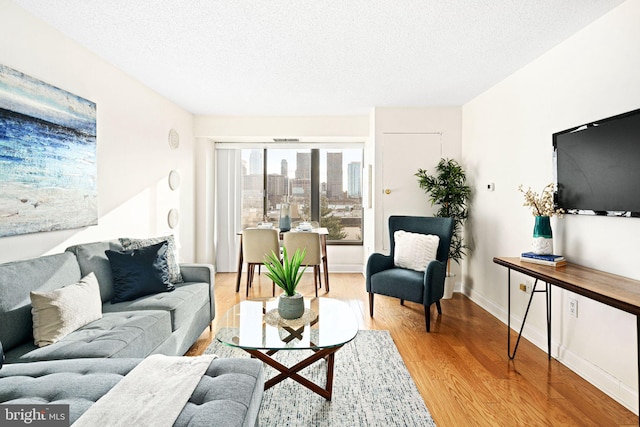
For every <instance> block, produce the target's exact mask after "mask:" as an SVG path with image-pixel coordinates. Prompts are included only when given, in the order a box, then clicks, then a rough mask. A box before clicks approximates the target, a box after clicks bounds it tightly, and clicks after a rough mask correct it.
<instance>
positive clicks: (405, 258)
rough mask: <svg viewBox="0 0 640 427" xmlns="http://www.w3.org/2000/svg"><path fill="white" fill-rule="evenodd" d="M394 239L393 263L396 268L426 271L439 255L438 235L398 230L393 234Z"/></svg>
mask: <svg viewBox="0 0 640 427" xmlns="http://www.w3.org/2000/svg"><path fill="white" fill-rule="evenodd" d="M393 239H394V242H395V250H394V253H393V263H394V264H395V266H396V267H402V268H408V269H411V270H416V271H425V270H426V269H427V265H428V264H429V262H431V261H433V260H434V259H436V255H437V254H438V244H439V243H440V237H438V236H436V235H433V234H419V233H410V232H408V231H404V230H398V231H396V232H395V233H393Z"/></svg>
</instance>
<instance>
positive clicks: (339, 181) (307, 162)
mask: <svg viewBox="0 0 640 427" xmlns="http://www.w3.org/2000/svg"><path fill="white" fill-rule="evenodd" d="M314 150H315V151H316V152H317V153H316V154H317V155H318V157H316V158H319V162H316V163H317V165H315V166H314V164H313V162H312V151H313V150H311V149H243V150H242V154H241V157H242V227H243V228H246V227H255V226H257V225H258V224H259V223H260V222H271V223H273V224H274V226H279V222H280V217H281V215H285V214H288V215H289V216H290V219H291V221H292V224H294V226H295V224H296V223H297V222H300V221H317V222H319V224H320V226H321V227H326V228H327V229H328V230H329V236H328V240H329V241H334V242H335V241H341V242H353V243H358V242H362V150H361V149H322V150H320V149H314ZM313 168H318V171H317V173H316V176H319V181H318V182H317V183H316V184H315V185H317V186H318V188H317V190H318V191H317V194H319V200H318V201H315V202H314V201H313V200H312V193H313V191H312V185H314V184H313V182H312V181H313V180H312V176H313V175H314V172H316V171H314V170H313ZM312 203H318V204H319V206H317V207H316V209H313V208H312ZM314 211H315V212H318V214H317V215H316V216H317V218H312V212H314Z"/></svg>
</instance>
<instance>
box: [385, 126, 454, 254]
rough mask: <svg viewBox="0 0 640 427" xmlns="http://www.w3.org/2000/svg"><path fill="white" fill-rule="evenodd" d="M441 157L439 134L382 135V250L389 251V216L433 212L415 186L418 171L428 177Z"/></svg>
mask: <svg viewBox="0 0 640 427" xmlns="http://www.w3.org/2000/svg"><path fill="white" fill-rule="evenodd" d="M441 157H442V135H441V134H440V133H386V134H384V136H383V141H382V193H383V194H382V220H383V221H384V228H383V232H382V239H383V240H382V248H383V250H384V251H388V250H389V216H390V215H417V216H431V215H433V212H434V211H435V210H434V209H433V207H432V206H431V202H430V201H429V198H428V196H427V194H426V193H425V192H424V190H422V189H421V188H420V187H419V184H418V177H416V176H415V174H416V173H417V172H418V169H426V170H427V171H429V174H433V173H434V172H435V167H436V165H437V164H438V162H439V161H440V158H441Z"/></svg>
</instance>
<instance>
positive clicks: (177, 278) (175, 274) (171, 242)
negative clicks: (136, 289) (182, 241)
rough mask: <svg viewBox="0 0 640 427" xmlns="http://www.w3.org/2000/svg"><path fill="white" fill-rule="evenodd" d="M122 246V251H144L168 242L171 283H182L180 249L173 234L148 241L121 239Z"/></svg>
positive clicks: (168, 264) (151, 238)
mask: <svg viewBox="0 0 640 427" xmlns="http://www.w3.org/2000/svg"><path fill="white" fill-rule="evenodd" d="M118 240H120V244H121V245H122V249H123V250H125V251H129V250H132V249H142V248H144V247H147V246H151V245H155V244H157V243H161V242H167V244H168V248H167V249H168V250H167V266H168V267H169V281H170V282H171V283H182V282H184V280H183V279H182V274H181V273H180V265H179V264H178V259H179V257H178V247H177V246H176V241H175V238H174V237H173V234H170V235H168V236H163V237H150V238H148V239H132V238H129V237H121V238H120V239H118Z"/></svg>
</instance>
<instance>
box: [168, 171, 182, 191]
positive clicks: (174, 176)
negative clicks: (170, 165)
mask: <svg viewBox="0 0 640 427" xmlns="http://www.w3.org/2000/svg"><path fill="white" fill-rule="evenodd" d="M169 188H171V189H172V190H177V189H178V188H180V173H179V172H178V171H177V170H175V169H174V170H172V171H171V172H169Z"/></svg>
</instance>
